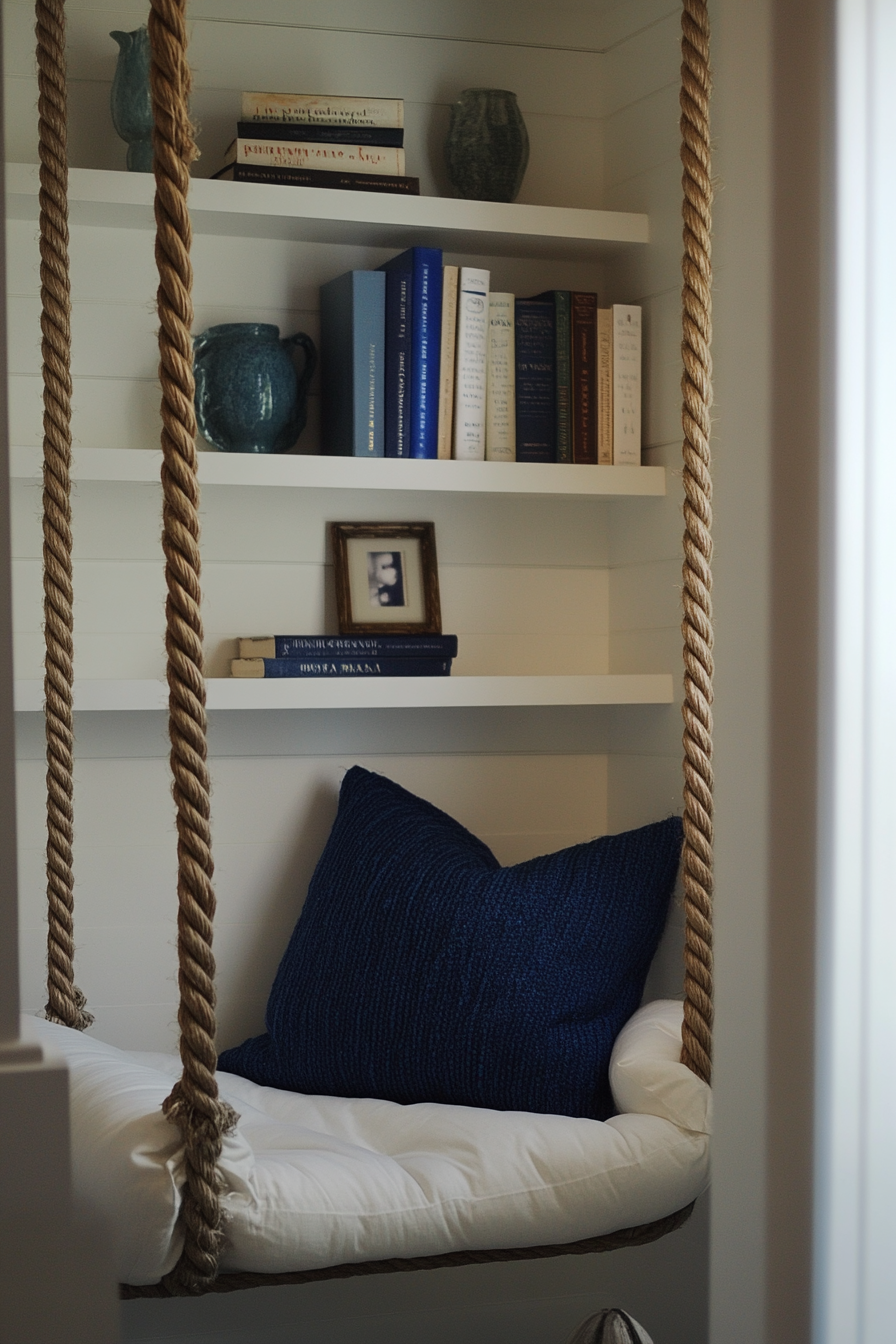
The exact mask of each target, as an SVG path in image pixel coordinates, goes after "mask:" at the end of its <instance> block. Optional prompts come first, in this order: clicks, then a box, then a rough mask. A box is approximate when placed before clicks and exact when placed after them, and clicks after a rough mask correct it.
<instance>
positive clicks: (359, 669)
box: [230, 656, 451, 680]
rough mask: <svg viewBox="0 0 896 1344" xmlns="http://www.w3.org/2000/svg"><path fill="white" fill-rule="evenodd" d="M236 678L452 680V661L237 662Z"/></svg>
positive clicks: (233, 673)
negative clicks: (416, 678) (450, 677)
mask: <svg viewBox="0 0 896 1344" xmlns="http://www.w3.org/2000/svg"><path fill="white" fill-rule="evenodd" d="M230 672H231V676H234V677H264V678H265V679H267V680H270V678H272V677H310V678H315V677H317V678H321V677H448V676H450V675H451V659H450V658H365V657H363V656H362V657H358V658H233V659H232V660H231V663H230Z"/></svg>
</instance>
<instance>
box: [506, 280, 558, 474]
mask: <svg viewBox="0 0 896 1344" xmlns="http://www.w3.org/2000/svg"><path fill="white" fill-rule="evenodd" d="M514 335H515V338H516V460H517V462H556V460H557V402H556V371H557V370H556V364H557V341H556V314H555V309H554V304H553V302H552V301H551V300H548V301H545V300H544V299H517V301H516V331H515V333H514Z"/></svg>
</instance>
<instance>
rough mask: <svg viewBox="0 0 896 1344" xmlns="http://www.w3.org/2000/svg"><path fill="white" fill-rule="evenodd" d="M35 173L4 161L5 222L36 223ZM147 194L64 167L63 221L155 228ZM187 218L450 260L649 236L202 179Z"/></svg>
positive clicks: (399, 199) (562, 213) (565, 251)
mask: <svg viewBox="0 0 896 1344" xmlns="http://www.w3.org/2000/svg"><path fill="white" fill-rule="evenodd" d="M37 173H38V170H37V166H36V165H34V164H27V163H10V164H7V166H6V209H7V212H8V214H9V216H10V217H11V218H12V219H37V188H38V175H37ZM154 190H155V183H154V180H153V178H152V176H151V175H150V174H148V173H123V172H110V171H109V170H106V169H95V168H71V169H70V170H69V218H70V222H71V223H72V224H93V225H101V226H104V227H106V228H132V229H154V228H155V219H154V216H153V194H154ZM190 214H191V216H192V219H193V228H194V230H195V231H196V232H197V233H210V234H219V235H227V236H230V237H234V236H235V237H241V238H244V237H248V238H280V239H285V240H287V241H290V242H306V243H351V244H355V245H361V246H366V247H388V248H395V249H396V250H400V249H402V248H405V247H410V246H412V245H413V244H415V243H416V244H428V245H429V246H433V247H443V248H444V249H445V250H446V251H448V252H455V253H456V252H462V253H472V254H474V255H487V256H508V257H548V258H554V259H557V260H562V259H570V260H589V259H593V258H594V257H596V256H599V255H602V254H605V253H607V252H608V251H612V250H615V249H616V248H618V247H620V246H622V245H626V244H629V245H630V244H634V243H646V242H647V241H648V239H649V229H648V219H647V216H646V215H638V214H623V213H621V212H618V211H611V210H574V209H570V208H567V207H563V206H553V205H505V204H502V203H500V202H494V201H456V200H453V199H451V198H450V197H442V196H394V195H387V194H386V193H382V192H366V191H331V190H328V189H324V188H319V187H277V186H271V185H269V184H267V183H250V182H212V181H211V180H210V179H208V178H194V179H193V181H192V183H191V186H190Z"/></svg>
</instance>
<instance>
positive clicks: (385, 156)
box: [213, 93, 420, 196]
mask: <svg viewBox="0 0 896 1344" xmlns="http://www.w3.org/2000/svg"><path fill="white" fill-rule="evenodd" d="M213 176H214V177H216V178H219V179H221V180H224V181H231V182H234V181H235V182H273V183H276V184H279V185H280V186H295V187H336V188H338V189H340V190H343V191H346V190H348V191H386V192H395V193H399V194H401V195H405V196H419V194H420V179H419V178H416V177H408V176H407V175H406V173H405V158H404V102H403V100H402V99H401V98H341V97H340V98H333V97H326V96H324V95H320V94H305V93H244V94H243V95H242V104H241V112H240V120H239V121H238V122H237V127H236V138H235V139H234V140H233V141H232V142H231V144H230V146H229V147H228V149H227V152H226V153H225V155H224V166H223V167H222V168H220V169H219V170H218V172H217V173H214V174H213Z"/></svg>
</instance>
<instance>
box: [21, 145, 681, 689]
mask: <svg viewBox="0 0 896 1344" xmlns="http://www.w3.org/2000/svg"><path fill="white" fill-rule="evenodd" d="M153 195H154V182H153V179H152V177H151V176H150V175H148V174H141V173H125V172H109V171H104V170H94V169H79V168H73V169H71V170H70V177H69V210H70V221H71V223H72V225H74V226H78V225H82V226H83V225H87V226H96V227H103V228H108V229H115V230H137V229H144V230H151V229H153V228H154V226H155V225H154V217H153ZM6 196H7V209H8V212H9V214H10V216H11V217H12V218H13V219H25V220H32V219H34V220H36V219H37V212H38V171H37V168H36V167H35V166H33V165H28V164H9V165H7V168H6ZM190 210H191V215H192V220H193V228H194V232H195V233H196V234H197V235H206V236H209V235H210V236H212V237H214V236H217V237H222V238H232V239H234V240H245V241H246V243H248V242H249V240H252V239H270V240H279V241H280V242H281V243H287V244H295V243H299V244H301V243H327V244H332V243H342V244H349V245H355V246H365V247H382V248H392V249H400V248H404V247H407V246H410V245H412V244H415V243H418V244H419V243H427V244H430V245H433V246H438V247H441V248H443V249H444V250H445V251H446V252H447V253H450V254H455V255H456V254H468V255H469V254H472V255H478V256H495V257H509V258H527V259H530V260H539V259H540V260H553V261H575V262H588V263H593V262H599V261H603V260H605V259H607V258H608V257H611V256H612V255H613V254H614V252H615V253H618V251H619V249H623V248H631V247H634V246H638V245H641V244H644V243H646V242H647V241H648V238H649V230H648V220H647V217H646V216H645V215H638V214H623V213H615V212H611V211H602V210H582V209H569V208H563V207H555V206H535V205H519V204H512V205H510V204H500V203H493V202H486V201H462V200H452V199H445V198H441V197H425V196H422V197H405V196H395V195H387V194H379V193H362V192H350V191H329V190H319V189H313V188H302V189H301V190H299V189H296V188H293V187H278V186H271V185H256V184H249V183H232V182H214V181H210V180H207V179H194V181H193V183H192V185H191V190H190ZM199 242H200V239H199V238H197V245H198V243H199ZM239 245H240V246H243V243H240V244H239ZM160 465H161V453H160V452H159V451H157V450H155V449H149V448H139V447H136V448H129V449H118V448H96V447H83V446H80V445H78V444H77V443H76V445H75V447H74V451H73V471H72V475H73V479H74V481H75V482H76V483H85V484H86V483H88V482H97V483H101V482H118V483H122V484H134V485H137V486H139V485H141V484H146V485H149V486H152V485H157V484H158V481H159V471H160ZM11 471H12V476H13V477H14V478H15V479H19V480H24V481H29V480H30V481H34V482H37V481H39V480H40V478H41V474H42V454H41V451H40V449H38V448H35V447H17V448H13V449H12V453H11ZM199 475H200V481H201V483H202V485H203V486H204V487H207V488H208V487H225V488H226V487H234V488H244V489H245V488H248V487H271V488H277V489H280V490H283V489H287V490H288V489H300V490H313V491H326V490H337V491H338V490H355V491H377V492H379V491H386V492H407V491H416V492H427V491H429V492H433V494H446V495H454V496H456V495H457V494H463V493H466V494H485V495H492V496H513V495H521V496H536V497H537V496H542V497H545V498H546V499H547V498H549V497H555V498H557V497H559V498H564V497H565V498H568V499H569V500H571V501H572V500H575V499H581V498H589V497H590V498H593V499H595V500H600V499H607V500H610V499H613V498H624V497H638V496H642V497H650V496H653V497H656V496H663V495H665V493H666V472H665V470H664V468H662V467H605V466H582V465H569V464H559V463H502V462H453V461H452V462H433V461H396V460H391V459H377V460H360V459H354V458H336V457H326V456H317V455H302V454H288V455H283V456H254V455H247V454H228V453H218V452H202V453H200V455H199ZM218 498H219V499H222V497H221V496H218ZM222 505H223V499H222ZM379 507H380V508H382V509H384V510H386V511H387V512H388V504H387V502H386V501H385V500H383V501H381V503H380V505H379ZM457 507H459V508H463V507H464V506H463V504H462V503H460V502H459V503H458V505H457ZM507 507H511V506H510V504H508V506H507ZM219 559H220V557H219ZM137 568H138V569H139V566H138V567H137ZM132 572H133V573H134V575H135V582H137V581H139V574H138V573H137V569H135V570H134V571H132ZM101 577H102V576H101ZM93 581H94V580H93V579H90V582H93ZM522 582H525V580H522ZM82 591H83V590H82ZM515 601H516V602H517V604H518V605H519V603H520V602H523V603H524V602H525V599H524V597H523V596H522V595H521V594H517V595H516V598H515ZM118 619H119V621H120V620H121V618H120V617H119V618H118ZM129 628H130V627H129V626H127V622H126V621H125V623H124V626H122V628H121V629H120V630H119V631H118V632H117V634H116V638H119V639H127V638H128V634H127V630H128V629H129ZM218 637H220V631H219V632H218ZM15 692H16V695H15V703H16V709H17V710H19V711H20V712H34V711H39V710H40V709H41V708H42V706H43V684H42V682H41V681H39V680H21V681H17V682H16V688H15ZM207 693H208V707H209V709H210V710H213V711H215V710H264V709H362V708H400V707H408V708H451V707H469V706H493V707H497V706H531V707H535V706H552V705H579V706H582V705H648V704H652V705H661V704H669V703H671V701H672V699H673V686H672V677H671V676H670V675H668V674H665V673H664V674H651V675H642V674H634V675H598V674H594V675H551V676H545V675H538V676H536V675H517V676H506V675H491V676H481V675H468V676H465V675H455V676H451V677H437V678H431V677H424V678H404V677H397V678H351V679H345V680H339V679H325V680H321V681H308V680H300V679H284V680H272V681H264V680H258V681H254V680H252V681H243V680H237V679H230V678H225V677H216V678H210V679H209V680H208V682H207ZM167 696H168V691H167V686H166V684H165V682H163V681H161V680H123V679H121V680H103V679H88V678H85V679H82V680H78V681H76V682H75V707H76V709H78V710H79V711H90V712H102V711H129V710H130V711H134V710H136V711H143V710H149V711H159V710H163V709H165V708H166V706H167Z"/></svg>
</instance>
